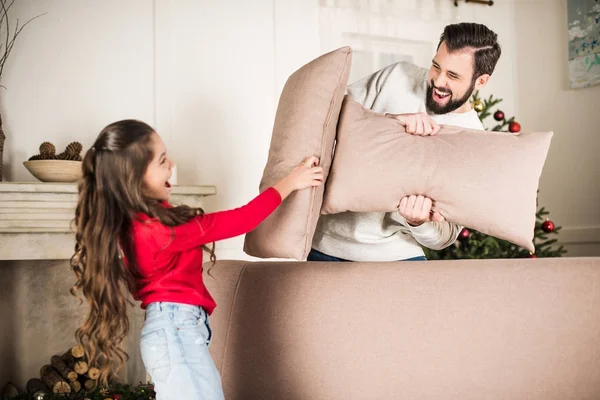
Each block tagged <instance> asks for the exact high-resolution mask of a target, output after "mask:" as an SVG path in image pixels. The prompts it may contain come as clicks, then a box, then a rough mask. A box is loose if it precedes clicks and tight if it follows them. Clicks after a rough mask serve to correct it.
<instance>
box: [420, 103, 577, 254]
mask: <svg viewBox="0 0 600 400" xmlns="http://www.w3.org/2000/svg"><path fill="white" fill-rule="evenodd" d="M501 101H502V99H497V98H494V97H493V96H490V97H489V98H487V99H483V100H482V99H481V98H479V92H475V93H474V94H473V96H472V98H471V103H472V104H473V108H474V109H475V111H477V113H478V115H479V119H480V120H481V122H483V121H484V119H486V118H487V117H489V116H490V115H492V113H493V118H494V120H495V126H494V127H493V128H492V129H491V130H492V131H502V132H509V133H513V134H514V133H518V132H520V131H521V125H520V124H519V123H518V122H517V121H515V118H514V117H510V118H506V115H505V114H504V112H502V111H501V110H499V109H497V110H496V111H492V108H493V107H495V106H497V105H498V103H500V102H501ZM486 130H487V128H486ZM548 214H549V212H548V211H546V209H545V208H544V207H538V211H537V213H536V223H535V230H534V239H533V244H534V246H535V252H534V253H533V254H532V253H530V252H529V250H526V249H524V248H522V247H519V246H517V245H515V244H512V243H510V242H507V241H506V240H502V239H498V238H495V237H493V236H488V235H485V234H483V233H481V232H477V231H475V230H471V229H468V228H464V229H463V230H462V231H461V232H460V234H459V236H458V240H457V241H456V242H455V243H454V244H453V245H451V246H450V247H447V248H445V249H443V250H440V251H435V250H430V249H427V248H424V249H423V250H424V251H425V255H426V257H427V259H429V260H453V259H465V258H524V257H533V258H537V257H560V256H561V255H563V254H564V253H566V250H565V249H564V248H563V246H558V247H557V246H556V244H557V241H558V239H556V237H555V236H556V235H557V234H558V233H559V232H560V229H561V228H560V227H559V226H555V224H554V222H552V221H551V220H550V219H548V217H547V216H548Z"/></svg>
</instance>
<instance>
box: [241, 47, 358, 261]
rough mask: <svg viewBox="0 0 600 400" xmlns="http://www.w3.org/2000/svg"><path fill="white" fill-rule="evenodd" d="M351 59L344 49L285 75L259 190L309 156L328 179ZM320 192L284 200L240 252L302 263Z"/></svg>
mask: <svg viewBox="0 0 600 400" xmlns="http://www.w3.org/2000/svg"><path fill="white" fill-rule="evenodd" d="M351 61H352V53H351V50H350V48H349V47H343V48H341V49H338V50H335V51H333V52H331V53H328V54H325V55H323V56H321V57H319V58H317V59H315V60H313V61H311V62H310V63H308V64H306V65H304V66H303V67H301V68H300V69H299V70H297V71H296V72H294V73H293V74H292V75H291V76H290V77H289V79H288V80H287V82H286V84H285V86H284V88H283V92H282V93H281V98H280V99H279V106H278V108H277V115H276V117H275V125H274V127H273V135H272V138H271V148H270V150H269V157H268V160H267V165H266V167H265V170H264V173H263V177H262V180H261V182H260V191H261V192H262V191H263V190H265V189H266V188H268V187H269V186H271V185H273V184H275V183H277V182H278V181H279V180H280V179H281V178H283V177H284V176H286V175H287V174H288V173H289V172H290V171H291V170H292V169H293V168H294V167H295V166H296V165H298V164H299V163H300V162H301V161H302V160H303V159H304V158H306V157H309V156H312V155H315V156H317V157H319V158H320V159H321V163H320V165H321V166H322V167H323V169H324V173H325V179H327V175H328V173H329V168H330V167H331V158H332V152H333V144H334V142H335V130H336V125H337V122H338V118H339V113H340V108H341V106H342V100H343V98H344V94H345V92H346V86H347V84H348V76H349V73H350V63H351ZM323 191H324V187H323V186H320V187H318V188H311V189H305V190H302V191H297V192H295V193H293V194H292V195H291V196H289V197H288V198H287V199H286V200H285V202H284V203H283V204H282V205H281V206H280V207H279V208H278V209H277V210H276V211H275V212H274V213H273V214H272V215H271V216H269V218H267V219H266V220H265V221H264V222H263V223H262V224H261V225H260V226H259V227H258V228H256V229H255V230H254V231H252V232H250V233H248V234H247V235H246V239H245V243H244V251H245V252H246V253H247V254H249V255H251V256H255V257H262V258H271V257H276V258H295V259H297V260H303V259H305V258H306V256H307V255H308V252H309V251H310V247H311V242H312V238H313V235H314V232H315V228H316V225H317V220H318V218H319V212H320V210H321V205H322V203H323Z"/></svg>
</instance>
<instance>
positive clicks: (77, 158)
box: [56, 151, 81, 161]
mask: <svg viewBox="0 0 600 400" xmlns="http://www.w3.org/2000/svg"><path fill="white" fill-rule="evenodd" d="M56 158H57V159H59V160H67V161H81V156H80V155H79V154H70V153H68V152H67V151H64V152H62V153H60V154H59V155H58V156H57V157H56Z"/></svg>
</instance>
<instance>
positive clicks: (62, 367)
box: [50, 356, 77, 382]
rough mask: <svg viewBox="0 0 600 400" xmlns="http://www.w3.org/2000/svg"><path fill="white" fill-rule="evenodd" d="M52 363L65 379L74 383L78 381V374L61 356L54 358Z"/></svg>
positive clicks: (51, 360)
mask: <svg viewBox="0 0 600 400" xmlns="http://www.w3.org/2000/svg"><path fill="white" fill-rule="evenodd" d="M50 363H51V364H52V366H53V367H54V368H56V370H57V371H58V373H59V374H61V375H62V377H63V378H65V379H68V380H69V381H71V382H73V381H76V380H77V372H75V371H73V369H71V368H70V367H69V366H68V365H67V363H66V362H64V360H63V359H62V358H61V357H60V356H52V358H51V359H50Z"/></svg>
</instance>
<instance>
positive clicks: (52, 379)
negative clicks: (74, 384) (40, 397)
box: [42, 365, 71, 393]
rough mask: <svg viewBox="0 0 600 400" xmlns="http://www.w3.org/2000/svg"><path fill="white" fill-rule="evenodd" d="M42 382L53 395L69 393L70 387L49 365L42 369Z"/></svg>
mask: <svg viewBox="0 0 600 400" xmlns="http://www.w3.org/2000/svg"><path fill="white" fill-rule="evenodd" d="M42 381H43V382H44V383H45V384H46V386H48V387H49V388H50V389H51V390H52V392H53V393H71V386H69V384H68V383H67V381H65V380H64V379H63V378H62V377H61V376H60V375H59V373H58V372H57V371H56V370H55V369H54V367H52V366H51V365H45V366H44V367H42Z"/></svg>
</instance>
